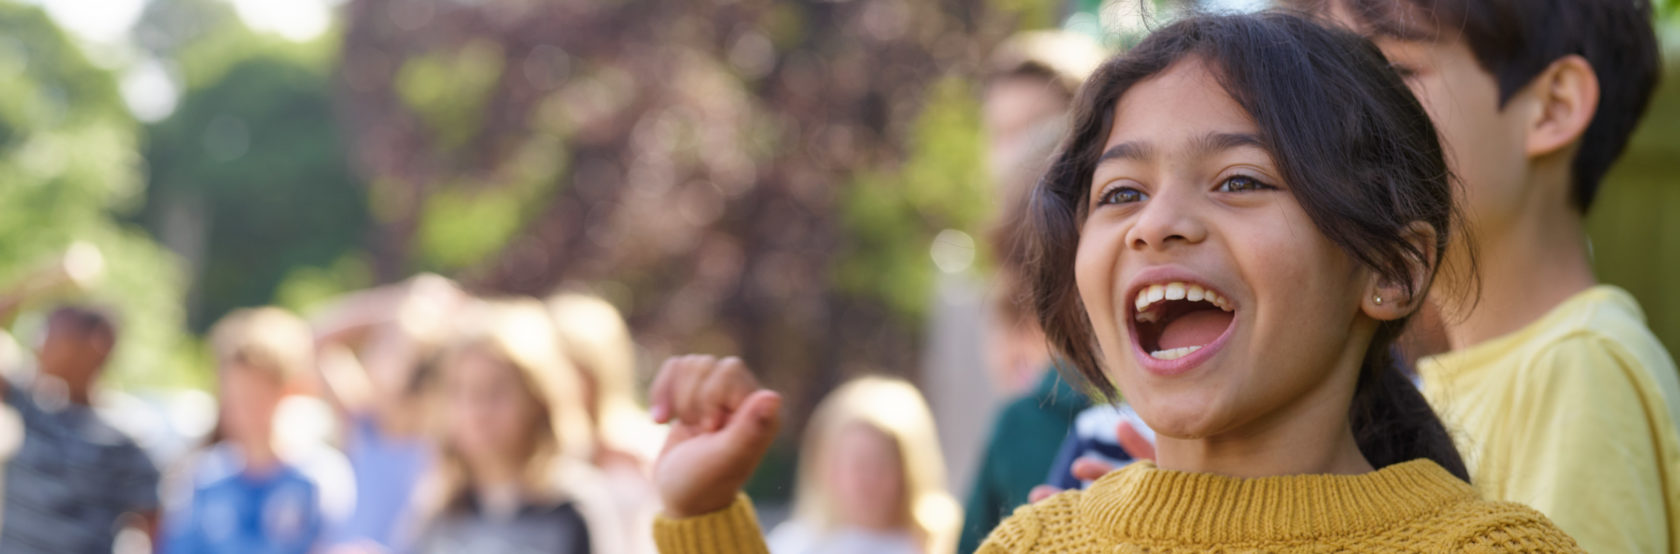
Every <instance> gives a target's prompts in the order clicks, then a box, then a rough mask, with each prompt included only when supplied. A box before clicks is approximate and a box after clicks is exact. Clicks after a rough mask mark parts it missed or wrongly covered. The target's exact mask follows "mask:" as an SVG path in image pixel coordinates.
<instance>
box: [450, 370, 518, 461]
mask: <svg viewBox="0 0 1680 554" xmlns="http://www.w3.org/2000/svg"><path fill="white" fill-rule="evenodd" d="M443 395H444V396H443V401H444V410H443V411H444V416H445V417H446V418H447V419H446V421H448V426H449V427H448V429H449V431H448V432H449V441H450V444H451V445H453V446H454V447H455V448H456V449H457V451H458V452H460V453H461V455H462V456H464V457H466V458H467V459H468V460H474V461H485V460H497V461H504V462H505V461H508V460H516V459H518V458H519V457H521V456H522V455H523V454H524V453H525V452H526V451H527V450H528V449H529V448H530V439H531V431H532V428H533V426H535V425H536V424H537V418H538V417H539V412H540V411H541V410H540V409H539V408H538V406H537V401H536V399H535V398H533V397H532V396H531V394H530V392H529V391H528V390H526V386H525V380H524V379H523V378H522V377H521V376H520V375H519V370H518V369H517V368H514V367H513V366H512V365H510V364H508V363H507V362H506V361H503V360H501V359H500V358H499V357H496V356H492V355H490V354H488V353H485V352H483V351H480V350H478V349H468V350H467V351H465V352H462V353H461V354H460V355H458V356H456V357H455V359H454V363H452V364H450V367H448V368H446V371H445V373H444V382H443Z"/></svg>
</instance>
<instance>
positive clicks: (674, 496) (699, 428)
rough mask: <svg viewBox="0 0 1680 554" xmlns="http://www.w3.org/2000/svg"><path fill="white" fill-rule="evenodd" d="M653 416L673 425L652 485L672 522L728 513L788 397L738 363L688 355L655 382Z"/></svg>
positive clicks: (672, 361) (661, 370)
mask: <svg viewBox="0 0 1680 554" xmlns="http://www.w3.org/2000/svg"><path fill="white" fill-rule="evenodd" d="M651 397H652V401H653V409H652V411H653V419H654V421H656V422H659V423H667V422H668V423H670V424H671V432H670V435H669V436H668V437H667V438H666V440H665V449H664V450H663V451H662V452H660V454H659V459H658V460H657V461H655V462H654V466H653V481H654V484H655V486H657V487H658V488H659V496H660V498H661V499H662V500H664V502H665V513H666V515H667V516H670V517H673V518H685V517H694V516H699V515H704V514H708V513H711V512H716V511H718V510H722V509H724V508H728V507H729V505H730V504H731V503H733V502H734V501H735V495H736V494H737V493H738V492H739V491H740V490H741V486H742V485H744V484H746V482H747V478H748V477H750V476H752V472H753V469H754V468H756V467H758V462H759V460H760V459H761V458H763V457H764V452H765V451H766V450H768V449H769V448H770V442H771V441H772V440H773V439H775V438H776V430H777V428H779V427H780V426H781V423H782V418H781V406H782V397H781V395H780V394H777V393H776V392H775V391H771V390H768V389H763V388H760V387H759V385H758V381H757V380H756V379H753V376H752V374H751V373H750V372H748V371H747V366H746V365H745V364H743V363H741V360H740V359H737V358H724V359H721V360H719V359H717V358H714V357H712V356H682V357H675V358H671V359H669V360H666V361H665V364H664V365H663V366H661V367H660V368H659V376H658V377H655V378H654V381H653V392H652V394H651Z"/></svg>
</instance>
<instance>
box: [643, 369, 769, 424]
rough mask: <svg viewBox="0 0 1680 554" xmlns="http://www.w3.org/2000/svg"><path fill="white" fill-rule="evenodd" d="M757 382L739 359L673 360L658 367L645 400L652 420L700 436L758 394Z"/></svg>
mask: <svg viewBox="0 0 1680 554" xmlns="http://www.w3.org/2000/svg"><path fill="white" fill-rule="evenodd" d="M758 388H759V387H758V380H757V379H754V378H753V376H752V372H751V371H750V370H748V369H747V366H746V364H745V363H742V362H741V360H740V359H739V358H735V357H728V358H723V359H721V360H720V359H717V358H714V357H712V356H704V355H689V356H679V357H673V358H670V359H668V360H666V361H665V363H664V364H663V365H661V366H660V370H659V375H658V376H657V377H655V378H654V381H653V387H652V390H651V391H650V394H649V398H650V400H651V401H652V405H653V406H652V409H651V412H652V415H653V419H654V421H656V422H659V423H681V424H684V425H688V426H693V427H695V428H696V430H698V431H700V432H711V431H715V430H717V429H718V428H720V427H722V426H723V424H724V422H725V421H727V420H728V418H729V417H730V414H732V413H733V412H735V411H736V409H737V407H738V406H740V405H741V403H742V402H743V401H745V400H746V398H747V396H748V395H750V394H752V393H753V391H756V390H758Z"/></svg>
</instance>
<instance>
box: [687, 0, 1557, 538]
mask: <svg viewBox="0 0 1680 554" xmlns="http://www.w3.org/2000/svg"><path fill="white" fill-rule="evenodd" d="M1072 116H1073V117H1072V125H1073V127H1072V129H1071V130H1070V133H1069V135H1068V137H1067V139H1066V141H1065V142H1064V144H1063V148H1062V151H1061V154H1059V156H1058V159H1057V160H1056V161H1055V162H1054V163H1053V164H1052V167H1051V168H1050V170H1049V171H1048V173H1047V174H1046V175H1045V178H1044V179H1043V181H1042V182H1041V183H1040V185H1039V187H1038V189H1037V191H1036V192H1035V196H1034V199H1033V231H1032V232H1033V235H1034V239H1035V240H1034V244H1035V250H1036V252H1035V254H1036V257H1035V259H1036V260H1037V261H1038V265H1037V266H1036V269H1035V271H1036V276H1035V283H1034V288H1035V301H1036V305H1037V308H1038V311H1039V317H1040V320H1041V321H1042V322H1043V326H1044V329H1045V331H1046V334H1047V336H1049V337H1050V339H1051V341H1052V343H1053V346H1055V347H1056V349H1057V350H1058V352H1059V353H1060V354H1061V356H1062V357H1064V358H1065V359H1066V360H1068V361H1069V362H1070V363H1071V365H1072V366H1073V367H1076V368H1078V375H1077V376H1076V377H1080V378H1083V380H1085V381H1086V383H1087V384H1088V386H1089V388H1090V389H1092V390H1095V391H1098V392H1100V393H1102V394H1103V395H1105V396H1112V395H1113V393H1116V392H1119V393H1123V394H1124V396H1125V397H1126V398H1127V399H1128V400H1129V401H1130V402H1131V403H1132V405H1133V406H1134V407H1135V408H1136V409H1137V412H1138V413H1139V415H1141V416H1142V418H1143V419H1144V420H1145V421H1146V422H1147V423H1148V424H1149V426H1150V427H1151V428H1153V429H1155V430H1156V432H1157V433H1158V439H1157V441H1158V442H1157V447H1158V448H1157V453H1156V454H1157V461H1156V462H1155V463H1149V462H1143V463H1137V464H1133V465H1131V466H1128V467H1127V468H1125V469H1122V470H1120V471H1117V472H1115V473H1112V474H1110V475H1108V476H1107V477H1104V478H1103V479H1101V480H1099V481H1097V482H1096V483H1095V484H1093V485H1092V486H1091V488H1089V489H1088V490H1085V491H1070V492H1066V493H1062V494H1059V495H1057V496H1055V497H1052V498H1051V499H1049V500H1046V501H1044V502H1041V503H1039V504H1035V505H1032V506H1029V507H1025V508H1022V509H1019V510H1017V511H1016V512H1015V515H1014V516H1012V517H1010V518H1009V519H1008V520H1006V521H1005V522H1004V523H1003V525H1002V526H1000V527H998V529H997V530H996V531H994V532H993V533H992V536H991V537H990V538H989V539H988V540H987V541H986V543H985V544H984V545H982V546H981V548H980V552H990V553H1003V552H1093V553H1094V552H1117V551H1118V552H1135V551H1149V552H1201V551H1220V550H1225V551H1229V550H1240V551H1270V552H1296V551H1301V552H1305V551H1312V552H1321V551H1323V552H1329V551H1408V552H1411V551H1416V552H1440V551H1455V552H1456V551H1490V552H1504V551H1522V552H1551V551H1575V550H1578V549H1577V547H1576V546H1575V543H1574V542H1573V541H1572V540H1570V539H1569V537H1567V536H1565V535H1564V534H1563V533H1562V532H1560V531H1558V530H1557V528H1556V527H1554V526H1553V525H1552V524H1551V522H1549V521H1547V520H1546V518H1545V517H1544V516H1542V515H1540V514H1539V513H1538V512H1535V511H1533V510H1531V509H1528V508H1526V507H1522V506H1519V505H1515V504H1507V503H1496V502H1489V501H1484V500H1481V499H1479V498H1478V497H1477V496H1476V493H1475V492H1474V490H1473V489H1471V488H1470V486H1469V485H1468V484H1467V483H1466V482H1465V480H1464V476H1465V472H1464V464H1463V463H1462V461H1461V460H1460V459H1459V456H1458V453H1457V451H1455V450H1454V449H1453V446H1452V442H1451V441H1450V440H1449V438H1448V436H1447V434H1446V431H1445V430H1444V429H1443V427H1442V426H1441V423H1440V421H1439V420H1437V419H1436V418H1435V415H1434V414H1433V412H1431V411H1430V409H1429V407H1428V406H1427V405H1426V404H1425V403H1424V401H1423V399H1422V398H1421V397H1420V396H1419V395H1418V393H1417V391H1416V390H1415V389H1413V388H1412V387H1411V386H1410V384H1409V383H1408V382H1407V381H1406V380H1405V378H1404V377H1402V376H1401V375H1400V374H1399V373H1398V372H1397V371H1396V370H1395V369H1394V364H1393V363H1391V361H1390V360H1389V359H1388V352H1389V345H1390V343H1391V342H1392V341H1393V339H1394V337H1395V335H1397V334H1398V333H1399V331H1400V329H1401V328H1402V326H1403V325H1404V324H1405V321H1406V318H1407V317H1408V316H1409V315H1411V313H1412V312H1413V310H1415V309H1416V308H1417V306H1418V305H1419V304H1420V303H1421V301H1422V298H1421V297H1422V295H1423V293H1424V291H1426V290H1428V289H1429V283H1430V280H1431V279H1432V278H1433V277H1434V274H1435V271H1436V260H1437V259H1439V257H1438V253H1439V252H1440V251H1441V249H1442V248H1443V246H1444V245H1445V244H1446V240H1447V237H1448V233H1449V232H1450V231H1451V230H1452V229H1451V223H1452V221H1453V217H1452V214H1453V211H1452V208H1451V206H1452V189H1451V186H1450V185H1449V176H1448V172H1447V169H1446V165H1445V163H1444V162H1443V160H1442V154H1441V147H1440V145H1439V144H1438V142H1437V139H1436V135H1435V130H1434V128H1433V127H1432V126H1431V125H1430V122H1429V118H1428V116H1427V114H1425V112H1424V111H1423V108H1422V107H1420V106H1419V104H1418V103H1417V101H1416V100H1415V99H1413V98H1412V96H1411V94H1410V93H1409V92H1408V91H1407V89H1406V85H1405V83H1403V82H1402V81H1401V79H1400V77H1398V76H1397V75H1396V74H1395V73H1394V72H1393V71H1392V70H1391V69H1389V68H1388V66H1387V64H1386V63H1385V62H1384V60H1383V57H1382V55H1381V54H1380V53H1379V52H1378V51H1377V50H1376V48H1374V47H1372V46H1371V45H1370V44H1368V43H1366V42H1365V41H1364V40H1362V39H1360V38H1358V37H1356V36H1353V35H1351V34H1347V33H1345V32H1341V31H1335V30H1329V29H1325V28H1322V27H1319V26H1316V25H1314V24H1312V23H1310V22H1308V21H1306V20H1304V19H1301V18H1298V17H1295V16H1290V15H1283V14H1275V13H1274V14H1262V15H1236V16H1206V17H1195V18H1191V19H1187V20H1184V21H1181V22H1179V23H1176V24H1173V25H1171V26H1168V27H1165V28H1163V29H1161V30H1160V31H1158V32H1156V33H1155V34H1154V35H1152V36H1151V37H1150V38H1148V39H1147V40H1145V41H1144V42H1143V43H1141V44H1140V45H1138V46H1137V47H1136V48H1134V49H1133V50H1132V51H1131V52H1129V53H1128V54H1126V55H1125V56H1123V57H1120V58H1116V59H1114V60H1111V61H1109V62H1108V63H1106V64H1105V65H1104V66H1103V67H1102V68H1101V69H1099V70H1098V71H1097V73H1096V74H1095V75H1094V76H1092V77H1091V79H1090V80H1089V81H1088V82H1087V83H1086V84H1085V87H1084V89H1083V90H1082V91H1081V92H1080V96H1079V99H1078V100H1077V101H1076V104H1075V107H1074V112H1073V114H1072ZM654 401H655V408H654V411H655V414H656V417H659V418H661V419H671V420H675V425H674V428H673V431H672V434H671V442H670V443H669V444H668V445H667V450H666V452H665V454H664V456H663V457H662V459H661V460H660V462H659V464H658V467H657V469H656V477H657V480H658V482H659V483H660V486H661V491H662V495H663V496H664V499H665V503H666V505H665V509H666V516H667V519H665V520H662V521H661V522H660V523H659V524H658V525H657V526H656V530H655V535H656V538H657V539H658V540H659V542H660V546H661V549H662V550H663V551H665V552H668V553H677V552H684V553H690V552H692V553H709V552H762V551H763V550H762V549H763V546H762V544H761V543H760V542H759V541H758V540H757V538H756V537H757V529H756V523H755V522H754V521H753V519H752V511H751V508H750V506H749V505H748V503H747V502H746V501H745V500H744V498H742V497H740V495H739V493H738V492H737V491H738V490H739V487H740V484H741V483H742V482H743V481H744V479H745V478H746V476H747V475H748V474H749V473H750V472H751V470H752V467H753V465H755V464H756V462H757V460H758V458H759V456H760V455H761V454H762V453H763V451H764V448H765V447H766V445H767V444H768V441H769V440H770V437H771V436H773V434H774V430H775V428H776V426H777V423H778V421H779V420H778V416H777V415H776V410H777V408H778V407H779V403H780V399H779V397H778V396H776V394H775V393H774V392H770V391H766V390H760V389H758V387H757V384H756V383H755V382H754V381H753V380H752V378H751V376H750V374H748V373H747V371H746V369H745V368H744V367H743V366H742V365H741V364H740V363H738V362H737V361H734V360H726V361H724V362H717V361H714V360H711V359H709V358H695V357H690V358H682V359H677V360H673V361H672V362H669V363H668V364H667V366H666V367H665V368H664V370H663V371H662V374H661V376H660V378H659V379H658V380H657V381H656V382H655V385H654ZM1583 478H1587V476H1583Z"/></svg>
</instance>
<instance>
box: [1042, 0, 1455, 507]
mask: <svg viewBox="0 0 1680 554" xmlns="http://www.w3.org/2000/svg"><path fill="white" fill-rule="evenodd" d="M1186 59H1197V60H1200V61H1202V62H1203V63H1205V64H1206V66H1207V68H1208V70H1209V71H1210V72H1212V73H1213V74H1214V75H1216V76H1217V78H1218V80H1219V82H1220V84H1221V85H1222V86H1223V87H1224V89H1225V92H1227V93H1228V94H1230V95H1231V98H1232V99H1234V100H1235V101H1236V102H1237V104H1239V105H1241V106H1242V107H1243V109H1244V110H1245V111H1246V112H1247V113H1248V114H1249V115H1250V116H1251V117H1253V118H1254V122H1255V125H1256V126H1257V127H1259V129H1260V133H1259V134H1260V137H1261V141H1262V142H1263V145H1264V146H1265V148H1266V150H1267V151H1268V152H1270V153H1271V155H1272V157H1273V159H1274V160H1275V161H1276V163H1277V164H1278V170H1279V171H1280V172H1281V175H1280V177H1281V178H1282V179H1283V180H1284V181H1285V182H1286V183H1288V184H1289V186H1288V187H1287V188H1288V189H1289V191H1290V192H1291V194H1293V195H1294V197H1295V199H1296V200H1297V201H1298V202H1299V203H1300V205H1301V208H1302V210H1303V211H1305V212H1306V213H1307V215H1308V217H1310V218H1311V219H1312V222H1313V224H1314V225H1315V226H1316V227H1317V228H1318V230H1319V231H1320V232H1322V233H1323V234H1324V235H1325V236H1326V237H1328V238H1329V239H1330V240H1331V241H1333V242H1335V243H1336V244H1337V245H1339V246H1340V247H1341V248H1342V249H1343V250H1344V251H1346V252H1347V253H1348V254H1349V255H1350V256H1351V257H1353V259H1355V260H1356V261H1358V262H1359V263H1361V264H1363V265H1365V266H1367V267H1369V268H1371V269H1372V270H1374V271H1375V272H1377V274H1379V275H1380V276H1382V277H1383V278H1385V279H1387V280H1389V281H1391V282H1393V283H1396V284H1399V285H1401V286H1403V287H1405V288H1406V289H1407V291H1406V292H1407V294H1406V297H1407V298H1411V299H1413V300H1414V301H1418V300H1420V296H1421V295H1422V294H1424V293H1425V292H1426V291H1427V290H1428V285H1427V284H1425V285H1424V287H1423V288H1416V289H1414V288H1413V287H1412V270H1411V268H1412V267H1414V266H1415V264H1416V263H1418V261H1420V260H1421V261H1423V262H1424V263H1428V264H1433V262H1434V260H1432V259H1431V258H1430V256H1429V253H1427V252H1424V251H1423V249H1421V248H1419V247H1418V246H1416V245H1414V244H1412V243H1411V242H1408V241H1407V239H1406V238H1405V237H1406V236H1407V235H1408V228H1409V227H1410V226H1412V225H1413V224H1415V223H1417V222H1423V223H1427V224H1429V225H1430V226H1432V227H1434V229H1435V230H1436V231H1437V235H1436V241H1435V242H1436V243H1435V244H1434V245H1433V246H1434V251H1435V252H1436V253H1439V252H1442V251H1443V250H1444V249H1445V247H1446V244H1447V239H1448V236H1449V231H1450V229H1451V227H1452V225H1451V224H1452V222H1453V221H1455V220H1456V219H1457V217H1456V215H1455V214H1456V212H1455V211H1454V209H1453V205H1452V201H1453V194H1452V188H1451V185H1450V181H1451V176H1450V174H1449V172H1448V170H1447V166H1446V162H1445V160H1444V159H1443V156H1442V152H1441V145H1440V142H1439V140H1438V139H1437V137H1436V134H1435V127H1434V125H1433V124H1431V123H1430V121H1429V117H1428V115H1427V114H1426V113H1425V112H1424V109H1423V107H1422V106H1421V105H1420V104H1419V103H1418V101H1417V99H1416V98H1414V97H1413V96H1412V94H1411V91H1410V90H1409V89H1408V88H1407V87H1406V84H1405V82H1404V81H1402V80H1401V78H1400V76H1399V75H1397V74H1395V72H1394V71H1393V70H1392V69H1390V68H1389V66H1388V64H1387V62H1386V61H1385V60H1384V58H1383V56H1382V53H1381V52H1380V51H1378V50H1377V49H1376V47H1375V46H1372V45H1371V43H1370V42H1367V41H1366V40H1364V39H1363V38H1361V37H1359V36H1358V35H1356V34H1353V33H1351V32H1348V31H1342V30H1336V29H1329V28H1326V27H1322V26H1319V25H1317V24H1315V23H1313V22H1311V21H1309V20H1307V19H1306V18H1304V17H1300V16H1295V15H1289V14H1284V13H1275V12H1274V13H1263V14H1251V15H1220V16H1195V17H1191V18H1188V19H1185V20H1182V21H1179V22H1177V23H1174V24H1172V25H1169V26H1167V27H1165V28H1162V29H1160V30H1158V31H1156V32H1155V33H1154V34H1151V35H1150V36H1149V37H1148V38H1146V39H1144V40H1143V42H1142V43H1140V44H1138V45H1137V46H1136V47H1135V48H1134V49H1132V50H1131V51H1130V52H1129V53H1127V54H1126V55H1124V56H1121V57H1117V58H1114V59H1111V60H1109V61H1108V62H1106V63H1104V64H1103V65H1102V67H1100V68H1098V69H1097V72H1096V74H1095V75H1093V76H1092V77H1091V78H1090V79H1089V80H1088V81H1086V83H1085V86H1084V87H1083V88H1082V89H1081V90H1080V92H1079V96H1078V98H1077V99H1076V100H1075V101H1074V106H1073V113H1072V120H1071V121H1070V128H1069V132H1068V135H1067V138H1066V139H1065V140H1064V142H1063V144H1062V150H1061V151H1060V152H1059V153H1058V154H1057V157H1056V159H1055V160H1054V161H1053V162H1052V163H1051V166H1050V169H1049V170H1048V171H1047V172H1046V173H1045V175H1044V178H1043V180H1041V181H1040V183H1039V185H1038V187H1037V189H1036V190H1035V191H1034V194H1033V198H1032V207H1031V209H1030V212H1031V224H1032V235H1033V240H1032V253H1033V259H1034V267H1033V274H1032V279H1033V283H1032V288H1033V301H1034V305H1035V307H1036V308H1037V310H1038V314H1039V320H1040V322H1041V324H1042V325H1043V327H1044V331H1045V334H1046V335H1047V336H1048V337H1049V339H1050V342H1051V345H1052V346H1053V347H1055V349H1056V350H1057V352H1058V353H1059V354H1060V355H1061V356H1062V357H1063V358H1065V360H1066V361H1067V362H1068V363H1064V364H1059V366H1060V367H1064V368H1073V370H1072V371H1069V372H1066V373H1072V374H1070V375H1067V377H1069V378H1070V379H1074V380H1076V381H1075V382H1080V381H1082V382H1084V383H1085V384H1087V385H1088V387H1087V388H1088V389H1094V390H1096V391H1098V392H1100V393H1102V394H1104V395H1109V396H1112V395H1113V393H1114V385H1113V384H1112V383H1110V382H1109V380H1108V379H1107V377H1106V376H1105V375H1104V373H1103V369H1102V366H1101V362H1100V361H1099V360H1100V354H1099V352H1098V347H1097V342H1096V340H1095V337H1094V336H1093V334H1094V331H1093V330H1092V328H1091V323H1090V319H1089V316H1088V315H1087V312H1086V311H1085V308H1084V306H1083V301H1082V300H1081V299H1080V297H1079V293H1078V288H1077V287H1076V285H1075V283H1074V276H1073V266H1074V258H1075V256H1076V252H1077V250H1078V248H1079V240H1080V233H1079V230H1080V227H1081V226H1082V225H1083V223H1084V219H1085V217H1086V215H1087V213H1088V210H1089V207H1088V198H1089V197H1090V195H1089V194H1087V193H1088V191H1089V189H1090V186H1091V178H1092V173H1093V172H1094V170H1095V168H1096V163H1097V160H1098V157H1099V156H1100V155H1101V152H1102V148H1103V145H1104V142H1105V141H1106V139H1107V137H1108V135H1109V132H1110V127H1111V125H1112V122H1113V120H1114V115H1115V113H1114V109H1115V106H1116V104H1117V103H1118V102H1119V99H1120V98H1121V96H1123V95H1124V94H1125V93H1126V91H1127V90H1128V89H1129V88H1130V87H1132V86H1133V85H1136V84H1137V83H1139V82H1141V81H1143V80H1145V79H1148V78H1150V77H1153V76H1156V75H1159V74H1161V73H1162V72H1164V71H1166V70H1167V69H1168V68H1169V67H1171V66H1172V65H1173V64H1175V63H1178V62H1179V61H1182V60H1186ZM1428 269H1429V270H1430V271H1434V270H1435V269H1436V267H1435V266H1434V265H1430V266H1429V268H1428ZM1418 303H1420V304H1421V302H1420V301H1419V302H1418ZM1405 322H1406V319H1405V318H1402V319H1399V320H1395V321H1386V322H1382V323H1381V324H1380V325H1378V327H1377V331H1376V334H1375V335H1374V336H1373V337H1372V339H1371V344H1370V346H1369V347H1368V348H1367V350H1366V352H1365V358H1364V360H1363V363H1362V364H1361V369H1360V375H1359V383H1358V389H1357V391H1356V392H1355V396H1354V399H1353V405H1352V408H1351V410H1350V413H1349V419H1350V422H1351V424H1352V426H1353V431H1354V435H1355V438H1356V439H1357V440H1358V443H1359V447H1360V451H1361V452H1363V453H1364V455H1365V458H1366V459H1367V460H1369V461H1370V462H1371V464H1372V465H1374V466H1376V467H1379V468H1380V467H1384V466H1387V465H1391V464H1395V463H1399V462H1403V461H1407V460H1412V459H1416V458H1429V459H1431V460H1434V461H1435V462H1436V463H1438V464H1440V465H1441V466H1442V467H1443V468H1446V469H1447V470H1448V471H1451V472H1452V473H1453V474H1454V475H1457V476H1458V477H1459V478H1462V479H1466V480H1468V473H1467V472H1466V471H1465V468H1464V462H1463V461H1462V459H1460V458H1459V454H1458V450H1457V449H1456V448H1455V447H1454V446H1453V443H1452V440H1451V438H1450V437H1449V436H1448V435H1447V431H1446V428H1445V427H1444V426H1443V425H1442V424H1441V421H1440V419H1438V418H1437V417H1436V416H1435V412H1434V411H1432V410H1431V409H1430V408H1429V405H1428V404H1427V403H1426V402H1425V401H1424V399H1423V396H1422V395H1421V394H1420V393H1419V392H1418V391H1417V389H1416V387H1413V386H1412V385H1411V383H1410V382H1408V381H1407V379H1406V378H1405V377H1404V376H1402V375H1401V374H1400V372H1399V370H1398V369H1397V367H1396V364H1395V363H1394V360H1393V357H1392V354H1391V352H1390V348H1389V345H1390V343H1392V342H1393V341H1394V338H1395V337H1396V336H1398V335H1399V334H1400V331H1401V329H1402V328H1403V327H1404V325H1405Z"/></svg>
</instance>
